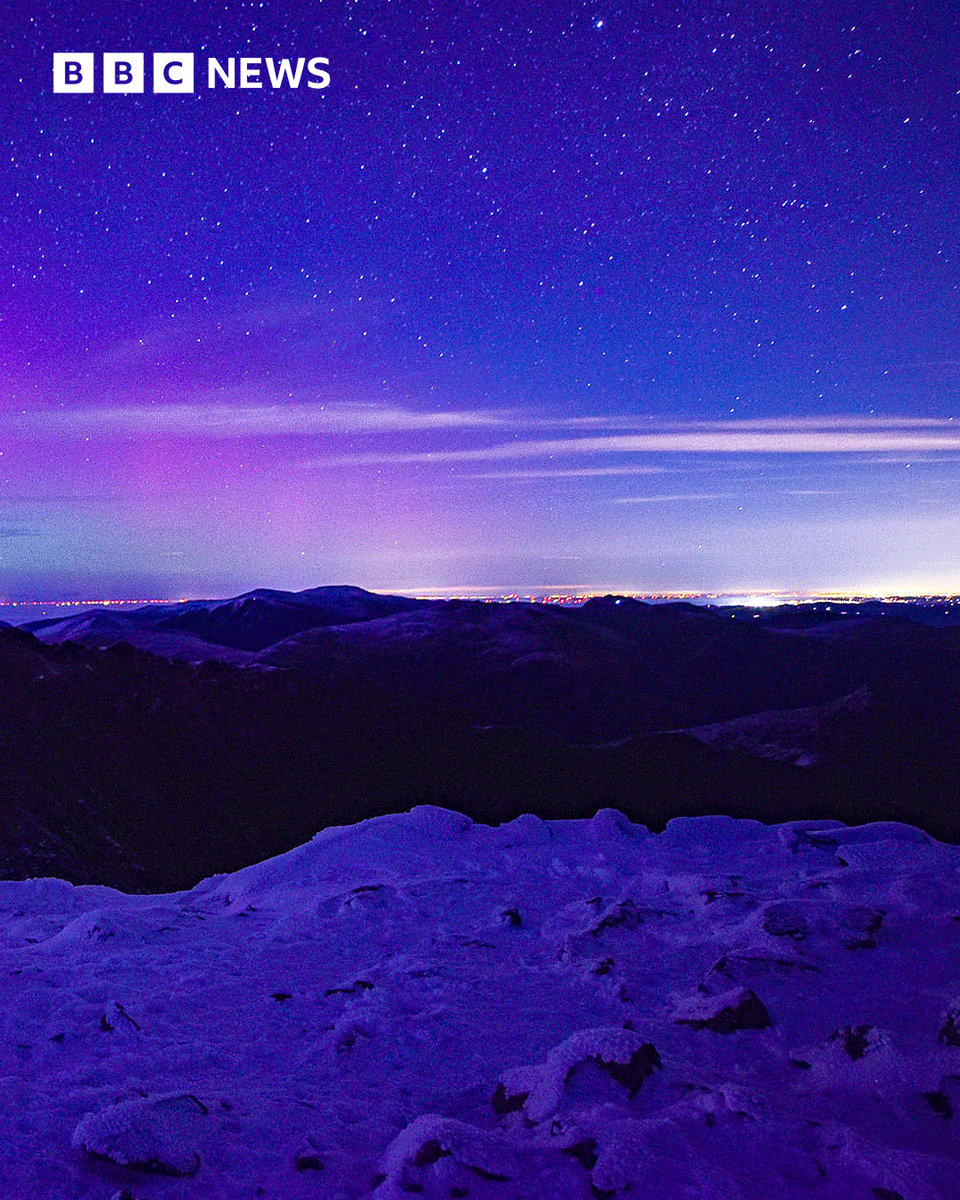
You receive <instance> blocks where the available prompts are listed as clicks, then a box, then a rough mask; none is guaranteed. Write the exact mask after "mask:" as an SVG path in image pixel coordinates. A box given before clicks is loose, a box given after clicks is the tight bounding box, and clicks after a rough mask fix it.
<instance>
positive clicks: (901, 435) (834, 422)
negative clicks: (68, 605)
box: [303, 418, 960, 467]
mask: <svg viewBox="0 0 960 1200" xmlns="http://www.w3.org/2000/svg"><path fill="white" fill-rule="evenodd" d="M945 450H953V451H956V450H960V423H954V422H952V421H949V420H943V421H940V420H933V419H927V418H924V419H909V418H905V419H903V420H899V421H898V420H894V419H886V418H879V419H877V420H876V421H874V420H872V419H869V418H868V419H859V418H830V419H827V420H825V421H822V422H821V421H817V420H814V419H806V420H803V419H797V418H791V419H787V420H784V421H776V420H772V419H771V420H762V421H740V422H733V421H716V422H710V423H707V422H690V423H686V424H684V423H679V422H674V423H671V424H664V425H662V426H661V427H659V428H655V429H651V430H649V431H644V432H642V433H608V434H600V435H597V436H592V437H572V438H542V439H529V438H528V439H524V440H514V441H510V442H498V443H496V444H495V445H492V446H481V447H469V448H462V449H445V450H416V451H389V452H383V453H379V452H364V453H359V454H350V455H338V456H335V457H331V458H327V459H317V460H313V461H312V462H309V463H305V464H303V465H306V466H316V467H322V466H361V465H364V464H377V465H381V464H388V463H442V462H497V461H503V462H506V461H510V460H513V459H524V458H545V457H556V456H558V455H597V454H864V453H901V454H902V453H911V454H929V453H933V452H940V451H945Z"/></svg>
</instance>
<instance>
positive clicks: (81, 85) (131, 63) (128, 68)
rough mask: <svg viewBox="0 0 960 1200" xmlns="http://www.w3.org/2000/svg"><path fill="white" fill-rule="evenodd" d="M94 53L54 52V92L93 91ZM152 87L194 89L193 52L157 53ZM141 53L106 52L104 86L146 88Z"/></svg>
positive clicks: (158, 89)
mask: <svg viewBox="0 0 960 1200" xmlns="http://www.w3.org/2000/svg"><path fill="white" fill-rule="evenodd" d="M95 58H96V56H95V55H94V54H54V56H53V90H54V91H55V92H77V93H78V94H82V93H85V92H86V93H89V92H92V91H94V72H95ZM152 58H153V79H152V84H153V90H154V91H155V92H192V91H193V55H192V54H173V53H167V54H154V55H153V56H152ZM144 75H145V72H144V56H143V55H142V54H104V56H103V90H104V91H105V92H142V91H143V90H144Z"/></svg>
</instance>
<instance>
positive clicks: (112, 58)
mask: <svg viewBox="0 0 960 1200" xmlns="http://www.w3.org/2000/svg"><path fill="white" fill-rule="evenodd" d="M103 90H104V91H105V92H142V91H143V55H142V54H105V55H104V56H103Z"/></svg>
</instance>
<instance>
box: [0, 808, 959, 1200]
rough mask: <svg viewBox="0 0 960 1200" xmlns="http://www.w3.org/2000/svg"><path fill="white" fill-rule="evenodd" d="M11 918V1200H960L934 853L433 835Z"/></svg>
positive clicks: (830, 843) (856, 838)
mask: <svg viewBox="0 0 960 1200" xmlns="http://www.w3.org/2000/svg"><path fill="white" fill-rule="evenodd" d="M858 855H859V857H857V856H858ZM848 856H849V857H848ZM855 860H856V865H854V861H855ZM0 917H2V922H0V923H2V924H3V927H4V937H3V938H2V939H0V1080H2V1082H3V1086H2V1087H0V1128H2V1129H4V1130H5V1131H6V1132H7V1135H8V1136H7V1140H6V1149H4V1146H3V1145H2V1144H0V1197H7V1196H10V1197H20V1196H32V1195H36V1196H42V1197H46V1196H50V1197H56V1198H57V1200H103V1198H105V1197H106V1196H108V1195H110V1193H111V1192H116V1193H117V1195H119V1196H124V1193H127V1196H126V1197H125V1200H130V1196H133V1195H135V1196H136V1200H147V1198H148V1197H150V1198H152V1200H161V1197H169V1200H173V1197H174V1196H176V1200H239V1198H240V1197H246V1196H254V1195H256V1194H258V1189H261V1190H262V1191H261V1194H262V1195H263V1196H265V1197H270V1196H274V1197H281V1196H282V1197H284V1200H312V1198H313V1197H321V1198H322V1200H403V1198H404V1197H407V1196H409V1195H420V1196H422V1197H423V1198H424V1200H456V1197H465V1198H467V1200H590V1197H591V1196H593V1195H598V1196H613V1197H615V1198H616V1200H620V1197H630V1196H633V1195H634V1194H636V1195H637V1196H641V1195H642V1196H643V1200H676V1197H681V1196H689V1197H700V1198H702V1200H754V1198H755V1197H758V1196H771V1197H776V1200H807V1198H808V1197H811V1196H817V1197H819V1198H820V1200H851V1198H852V1197H861V1196H862V1197H864V1198H865V1200H871V1197H874V1196H875V1197H878V1198H882V1200H890V1197H891V1196H893V1197H895V1196H896V1195H899V1196H901V1197H903V1198H904V1200H954V1198H955V1197H957V1196H960V1139H958V1134H957V1126H958V1122H960V966H958V964H960V847H954V846H944V845H940V844H938V843H936V842H934V841H932V839H929V838H927V837H926V836H925V835H923V834H919V833H918V832H917V831H914V830H911V829H909V828H908V827H906V826H897V825H889V824H887V825H874V826H865V827H862V828H859V829H848V828H847V827H846V826H843V825H840V824H839V823H838V822H831V821H811V820H808V821H800V822H791V823H790V824H788V825H784V826H780V827H773V828H770V827H765V826H763V825H760V824H759V823H757V822H738V821H734V820H731V819H726V818H708V819H703V820H700V819H696V818H690V819H685V820H683V821H677V822H673V823H671V825H670V827H669V828H668V830H667V831H666V832H665V833H662V834H651V833H649V832H648V831H646V830H644V829H643V828H642V827H640V826H630V825H629V824H625V822H624V821H623V820H622V819H621V817H620V816H618V815H617V814H615V813H601V814H599V815H598V817H597V818H594V819H593V820H583V821H577V820H565V821H550V822H544V821H540V820H538V819H537V818H535V817H526V818H521V819H519V820H518V821H514V822H511V823H510V824H509V825H504V826H501V827H499V828H495V829H491V828H488V827H486V826H483V825H478V824H473V823H471V822H469V821H468V820H467V819H466V818H465V817H463V816H462V815H460V814H457V813H449V812H446V811H444V810H441V809H437V808H433V807H430V806H423V807H422V808H420V809H418V810H416V811H414V812H413V813H400V814H395V815H392V816H388V817H381V818H377V819H375V820H371V821H365V822H362V823H360V824H358V825H355V826H350V827H345V828H340V829H328V830H325V831H323V832H322V833H321V834H319V835H318V836H317V837H315V838H313V839H312V840H311V841H310V842H309V843H307V844H306V845H304V846H301V847H299V848H298V849H296V850H293V851H291V852H290V853H288V854H283V855H280V856H278V857H277V858H274V859H272V860H270V861H268V862H264V863H260V864H258V865H256V866H252V867H249V868H245V869H244V870H242V871H237V872H235V873H233V874H231V875H223V876H219V877H216V878H212V879H209V880H205V881H204V882H203V883H201V884H199V885H198V886H197V887H195V888H193V889H191V890H190V891H187V892H181V893H175V894H171V895H166V896H125V895H123V894H122V893H120V892H113V891H110V890H109V889H103V888H86V887H85V888H72V887H70V886H69V885H67V884H63V883H59V882H58V881H55V880H38V881H26V882H21V883H3V884H0ZM768 1024H769V1028H767V1025H768ZM722 1035H727V1036H722ZM519 1064H532V1065H519ZM118 1100H119V1102H118ZM208 1106H209V1108H210V1114H209V1115H207V1114H206V1113H205V1112H204V1109H205V1108H206V1107H208ZM84 1114H87V1115H84ZM71 1135H73V1146H74V1147H75V1151H77V1152H79V1153H77V1152H74V1153H70V1152H68V1148H69V1146H70V1143H71ZM133 1169H138V1170H139V1171H140V1175H139V1176H135V1175H134V1174H133ZM151 1173H152V1174H151ZM164 1174H166V1175H170V1176H173V1175H177V1176H178V1178H175V1179H172V1178H168V1179H164V1178H162V1176H163V1175H164ZM118 1188H119V1189H120V1191H119V1192H117V1189H118Z"/></svg>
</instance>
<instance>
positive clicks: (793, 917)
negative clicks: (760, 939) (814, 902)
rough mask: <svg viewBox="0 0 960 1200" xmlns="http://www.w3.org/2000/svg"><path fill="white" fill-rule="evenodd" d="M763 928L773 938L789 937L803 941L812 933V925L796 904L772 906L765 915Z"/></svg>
mask: <svg viewBox="0 0 960 1200" xmlns="http://www.w3.org/2000/svg"><path fill="white" fill-rule="evenodd" d="M763 927H764V929H765V930H766V931H767V933H769V934H772V936H773V937H789V938H793V940H794V941H796V942H800V941H803V939H804V938H805V937H807V936H808V935H809V933H810V925H809V922H808V921H807V919H806V917H804V915H803V913H802V912H801V911H800V908H799V906H798V905H796V904H790V903H789V902H783V903H780V904H771V905H770V906H769V907H768V908H767V909H766V911H765V912H764V914H763Z"/></svg>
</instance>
